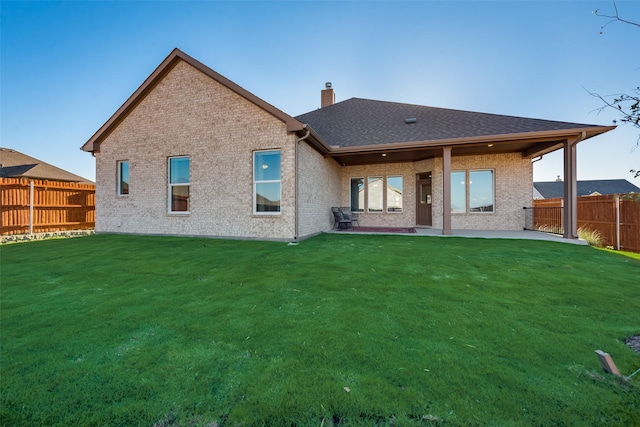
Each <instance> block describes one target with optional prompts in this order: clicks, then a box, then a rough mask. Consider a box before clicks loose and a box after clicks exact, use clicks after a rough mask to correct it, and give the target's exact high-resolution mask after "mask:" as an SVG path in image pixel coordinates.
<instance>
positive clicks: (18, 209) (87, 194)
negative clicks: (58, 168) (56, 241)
mask: <svg viewBox="0 0 640 427" xmlns="http://www.w3.org/2000/svg"><path fill="white" fill-rule="evenodd" d="M95 207H96V186H95V185H93V184H77V183H70V182H58V181H43V180H29V179H16V178H0V216H1V218H2V222H1V224H0V234H1V235H8V234H27V233H28V234H33V233H45V232H52V231H68V230H88V229H93V228H95V222H96V219H95V218H96V217H95Z"/></svg>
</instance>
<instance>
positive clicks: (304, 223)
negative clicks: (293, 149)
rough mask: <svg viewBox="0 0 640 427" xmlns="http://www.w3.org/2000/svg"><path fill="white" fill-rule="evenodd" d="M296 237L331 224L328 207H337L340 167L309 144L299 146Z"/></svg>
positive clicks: (327, 227)
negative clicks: (297, 231)
mask: <svg viewBox="0 0 640 427" xmlns="http://www.w3.org/2000/svg"><path fill="white" fill-rule="evenodd" d="M298 170H299V172H300V173H299V184H298V194H299V199H298V204H299V208H298V228H299V236H300V237H305V236H310V235H313V234H316V233H319V232H322V231H327V230H330V229H331V228H332V227H333V214H332V213H331V210H330V208H331V207H332V206H340V192H341V185H342V182H341V179H340V176H341V175H340V166H339V165H338V163H336V161H335V160H333V159H331V158H328V157H327V158H325V157H323V156H322V155H321V154H320V153H318V152H317V151H316V150H314V149H313V148H312V147H310V146H309V145H308V144H306V143H304V142H302V143H300V146H299V148H298Z"/></svg>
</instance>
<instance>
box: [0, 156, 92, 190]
mask: <svg viewBox="0 0 640 427" xmlns="http://www.w3.org/2000/svg"><path fill="white" fill-rule="evenodd" d="M0 165H1V166H0V177H2V178H30V179H46V180H49V181H67V182H80V183H91V184H93V182H92V181H89V180H88V179H85V178H83V177H81V176H78V175H74V174H72V173H71V172H67V171H66V170H64V169H60V168H58V167H56V166H53V165H50V164H49V163H46V162H43V161H42V160H38V159H35V158H33V157H31V156H27V155H26V154H22V153H20V152H19V151H15V150H12V149H10V148H0Z"/></svg>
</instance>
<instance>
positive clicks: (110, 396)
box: [0, 234, 640, 427]
mask: <svg viewBox="0 0 640 427" xmlns="http://www.w3.org/2000/svg"><path fill="white" fill-rule="evenodd" d="M0 251H1V253H0V257H1V260H0V268H1V270H0V274H1V276H0V278H1V306H0V315H1V322H2V323H1V330H0V331H1V353H0V369H1V371H0V374H1V387H2V388H1V390H0V391H1V408H0V424H1V425H3V426H4V425H6V426H19V425H26V426H38V425H46V426H56V425H58V426H71V425H82V426H91V425H94V426H136V425H140V426H153V425H156V426H200V425H202V426H210V427H211V426H215V425H220V426H223V425H225V426H236V425H251V426H253V425H273V426H281V425H314V426H331V425H366V426H373V425H400V426H406V425H464V426H467V425H497V426H507V425H508V426H518V425H536V426H538V425H540V426H550V425H566V426H571V425H607V426H612V425H620V426H629V425H640V374H638V375H637V376H636V377H634V378H633V379H631V381H630V382H628V383H625V382H623V381H621V380H619V379H617V378H616V377H613V376H612V375H608V374H604V373H603V372H602V369H601V368H600V365H599V362H598V360H597V358H596V356H595V353H594V351H595V350H597V349H602V350H604V351H606V352H608V353H610V354H611V356H612V357H613V359H614V361H615V363H616V364H617V366H618V368H619V369H620V371H621V372H622V373H623V374H626V375H629V374H630V373H632V372H633V371H635V370H636V369H638V368H640V355H638V354H637V353H635V352H634V351H633V350H631V349H630V348H628V347H627V346H626V345H625V344H624V339H625V338H627V337H629V336H632V335H636V334H639V333H640V279H639V278H640V260H637V259H633V258H630V257H626V256H621V255H618V254H613V253H608V252H605V251H599V250H596V249H592V248H589V247H584V246H575V245H569V244H561V243H552V242H541V241H523V240H487V239H463V238H438V237H413V236H412V237H407V236H363V235H359V236H353V235H332V234H327V235H320V236H317V237H315V238H312V239H309V240H306V241H303V242H301V243H300V244H298V245H287V244H284V243H274V242H255V241H226V240H211V239H195V238H165V237H139V236H113V235H97V236H89V237H81V238H74V239H67V240H49V241H40V242H30V243H21V244H13V245H4V246H2V247H1V249H0Z"/></svg>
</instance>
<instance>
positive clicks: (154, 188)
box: [82, 49, 613, 241]
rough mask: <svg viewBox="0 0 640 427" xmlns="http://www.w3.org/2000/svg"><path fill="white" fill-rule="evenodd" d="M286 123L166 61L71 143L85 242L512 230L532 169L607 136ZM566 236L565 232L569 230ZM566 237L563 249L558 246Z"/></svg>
mask: <svg viewBox="0 0 640 427" xmlns="http://www.w3.org/2000/svg"><path fill="white" fill-rule="evenodd" d="M321 104H322V108H320V109H318V110H315V111H312V112H309V113H306V114H303V115H301V116H298V117H292V116H290V115H288V114H286V113H284V112H282V111H280V110H279V109H277V108H276V107H274V106H272V105H270V104H268V103H267V102H265V101H263V100H262V99H260V98H258V97H256V96H255V95H253V94H252V93H250V92H248V91H247V90H245V89H243V88H242V87H240V86H238V85H237V84H235V83H233V82H231V81H230V80H228V79H226V78H225V77H223V76H221V75H220V74H218V73H216V72H215V71H213V70H211V69H210V68H208V67H207V66H205V65H204V64H202V63H200V62H199V61H197V60H195V59H194V58H192V57H190V56H188V55H186V54H185V53H183V52H182V51H180V50H178V49H175V50H174V51H173V52H171V54H170V55H169V56H168V57H167V58H166V59H165V60H164V61H163V62H162V63H161V64H160V65H159V66H158V68H157V69H156V70H155V71H154V72H153V73H152V74H151V75H150V76H149V77H148V78H147V79H146V80H145V81H144V83H143V84H142V85H141V86H140V87H139V88H138V89H137V90H136V91H135V92H134V93H133V94H132V95H131V97H129V99H128V100H127V101H126V102H125V103H124V104H123V105H122V106H121V107H120V108H119V109H118V110H117V111H116V112H115V113H114V115H113V116H112V117H111V118H110V119H109V120H108V121H107V122H106V123H105V124H104V125H103V126H102V127H101V128H100V129H99V130H98V131H97V132H96V133H95V134H94V135H93V136H92V137H91V138H90V139H89V140H88V141H87V142H86V143H85V144H84V145H83V147H82V149H83V150H85V151H88V152H91V153H93V154H94V155H95V157H96V181H97V188H96V195H97V206H96V210H97V219H96V231H97V232H99V233H100V232H102V233H137V234H162V235H197V236H220V237H232V238H256V239H274V240H284V241H290V240H296V239H300V238H304V237H308V236H311V235H314V234H317V233H320V232H323V231H327V230H329V229H331V228H332V226H333V217H332V215H331V211H330V208H331V207H332V206H351V209H352V210H354V211H358V212H360V224H361V225H364V226H393V227H414V226H425V227H434V228H438V229H442V232H443V234H451V230H452V229H486V230H521V229H522V228H523V225H524V213H523V209H522V208H523V207H524V206H531V205H532V185H533V166H532V162H531V161H532V159H533V158H536V157H539V156H541V155H544V154H546V153H549V152H551V151H555V150H557V149H561V148H564V151H565V181H568V184H567V186H568V187H569V191H567V192H566V193H568V195H567V196H566V197H567V200H568V201H569V203H568V204H565V206H569V209H566V210H567V211H568V214H567V215H569V216H570V217H571V215H573V214H572V212H571V209H570V201H571V198H572V197H573V199H575V196H572V192H571V189H572V188H571V182H573V183H574V184H575V169H576V167H575V146H576V144H577V143H578V142H579V141H582V140H584V139H587V138H590V137H593V136H596V135H599V134H601V133H604V132H606V131H608V130H611V129H613V127H610V126H597V125H586V124H578V123H565V122H557V121H549V120H538V119H527V118H520V117H511V116H501V115H494V114H484V113H474V112H467V111H457V110H449V109H441V108H433V107H425V106H419V105H409V104H400V103H392V102H381V101H372V100H366V99H359V98H352V99H349V100H346V101H343V102H339V103H335V94H334V92H333V89H332V88H331V87H330V84H327V87H326V88H325V89H324V90H323V91H322V92H321ZM569 229H570V227H569ZM566 237H573V235H568V236H566Z"/></svg>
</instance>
